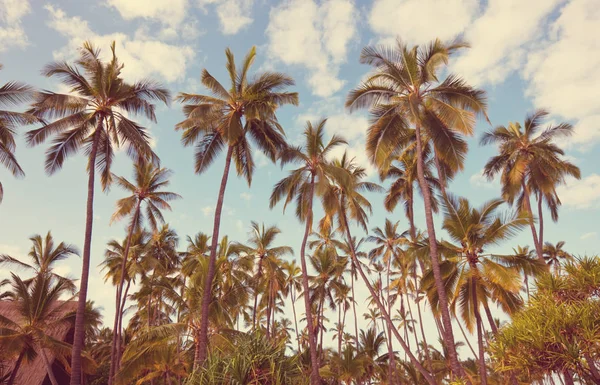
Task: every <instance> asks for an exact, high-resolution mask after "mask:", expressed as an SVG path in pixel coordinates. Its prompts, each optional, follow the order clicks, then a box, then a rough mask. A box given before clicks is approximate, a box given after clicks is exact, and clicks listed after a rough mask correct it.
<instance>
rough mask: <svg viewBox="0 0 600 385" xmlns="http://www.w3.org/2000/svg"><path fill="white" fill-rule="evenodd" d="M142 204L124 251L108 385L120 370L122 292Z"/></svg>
mask: <svg viewBox="0 0 600 385" xmlns="http://www.w3.org/2000/svg"><path fill="white" fill-rule="evenodd" d="M141 204H142V201H141V200H138V202H137V205H136V206H135V211H134V213H133V218H131V225H130V226H129V234H127V243H126V244H125V250H124V251H123V262H122V263H121V277H120V279H119V284H118V286H117V293H116V301H115V302H116V305H115V306H116V310H115V321H114V323H113V338H112V349H111V351H110V371H109V375H108V384H109V385H112V383H113V382H114V376H115V373H116V371H117V370H118V367H119V365H118V362H117V361H119V360H118V359H117V358H116V357H117V355H119V353H117V352H120V345H121V343H120V340H119V335H120V328H119V325H120V324H121V321H120V319H121V317H122V315H123V311H122V309H121V298H122V294H123V293H122V292H123V285H124V283H125V272H126V270H127V257H128V255H129V248H130V247H131V238H132V237H133V231H134V230H135V227H136V224H137V221H138V217H139V215H140V206H141Z"/></svg>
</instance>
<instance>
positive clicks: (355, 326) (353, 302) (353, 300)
mask: <svg viewBox="0 0 600 385" xmlns="http://www.w3.org/2000/svg"><path fill="white" fill-rule="evenodd" d="M355 269H356V267H355V266H354V259H353V260H352V268H351V271H350V285H351V286H352V311H353V312H354V338H356V348H357V349H358V317H357V316H356V297H355V294H354V275H355V274H356V270H355Z"/></svg>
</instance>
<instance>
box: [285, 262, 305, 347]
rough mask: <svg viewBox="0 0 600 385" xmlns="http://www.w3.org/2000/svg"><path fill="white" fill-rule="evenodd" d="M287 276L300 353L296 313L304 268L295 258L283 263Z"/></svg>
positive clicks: (288, 293) (288, 292)
mask: <svg viewBox="0 0 600 385" xmlns="http://www.w3.org/2000/svg"><path fill="white" fill-rule="evenodd" d="M283 268H284V269H285V274H286V277H287V284H286V286H287V295H288V296H289V297H290V301H291V302H292V312H293V313H294V330H295V332H296V342H297V344H298V353H300V336H299V335H298V316H297V315H296V299H297V298H298V295H299V294H302V282H301V281H302V270H301V269H300V267H299V266H298V265H297V264H296V261H295V260H292V261H285V262H284V263H283Z"/></svg>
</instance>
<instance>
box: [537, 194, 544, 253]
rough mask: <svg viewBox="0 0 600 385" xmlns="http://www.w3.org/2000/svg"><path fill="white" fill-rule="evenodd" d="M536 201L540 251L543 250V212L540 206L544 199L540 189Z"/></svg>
mask: <svg viewBox="0 0 600 385" xmlns="http://www.w3.org/2000/svg"><path fill="white" fill-rule="evenodd" d="M537 198H538V202H537V206H538V207H537V208H538V220H539V222H540V223H539V229H538V230H539V236H538V242H539V243H540V246H541V248H542V252H543V250H544V213H543V208H542V202H543V200H544V197H543V195H542V192H541V191H540V192H539V193H538V197H537Z"/></svg>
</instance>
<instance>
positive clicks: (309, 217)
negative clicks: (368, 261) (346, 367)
mask: <svg viewBox="0 0 600 385" xmlns="http://www.w3.org/2000/svg"><path fill="white" fill-rule="evenodd" d="M314 195H315V175H314V174H313V175H312V176H311V180H310V198H309V202H308V208H307V210H308V212H307V214H306V226H305V228H304V237H303V238H302V245H301V246H300V266H301V268H302V289H303V290H304V295H303V296H302V297H303V298H304V309H305V311H306V325H307V328H308V347H309V350H310V363H311V366H312V367H311V373H310V383H311V385H320V383H321V376H320V375H319V356H318V355H317V339H316V336H315V329H314V325H313V318H312V306H311V303H310V288H309V286H308V269H307V268H306V255H305V253H306V242H307V241H308V235H309V234H310V232H311V230H312V221H313V208H312V205H313V197H314Z"/></svg>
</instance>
